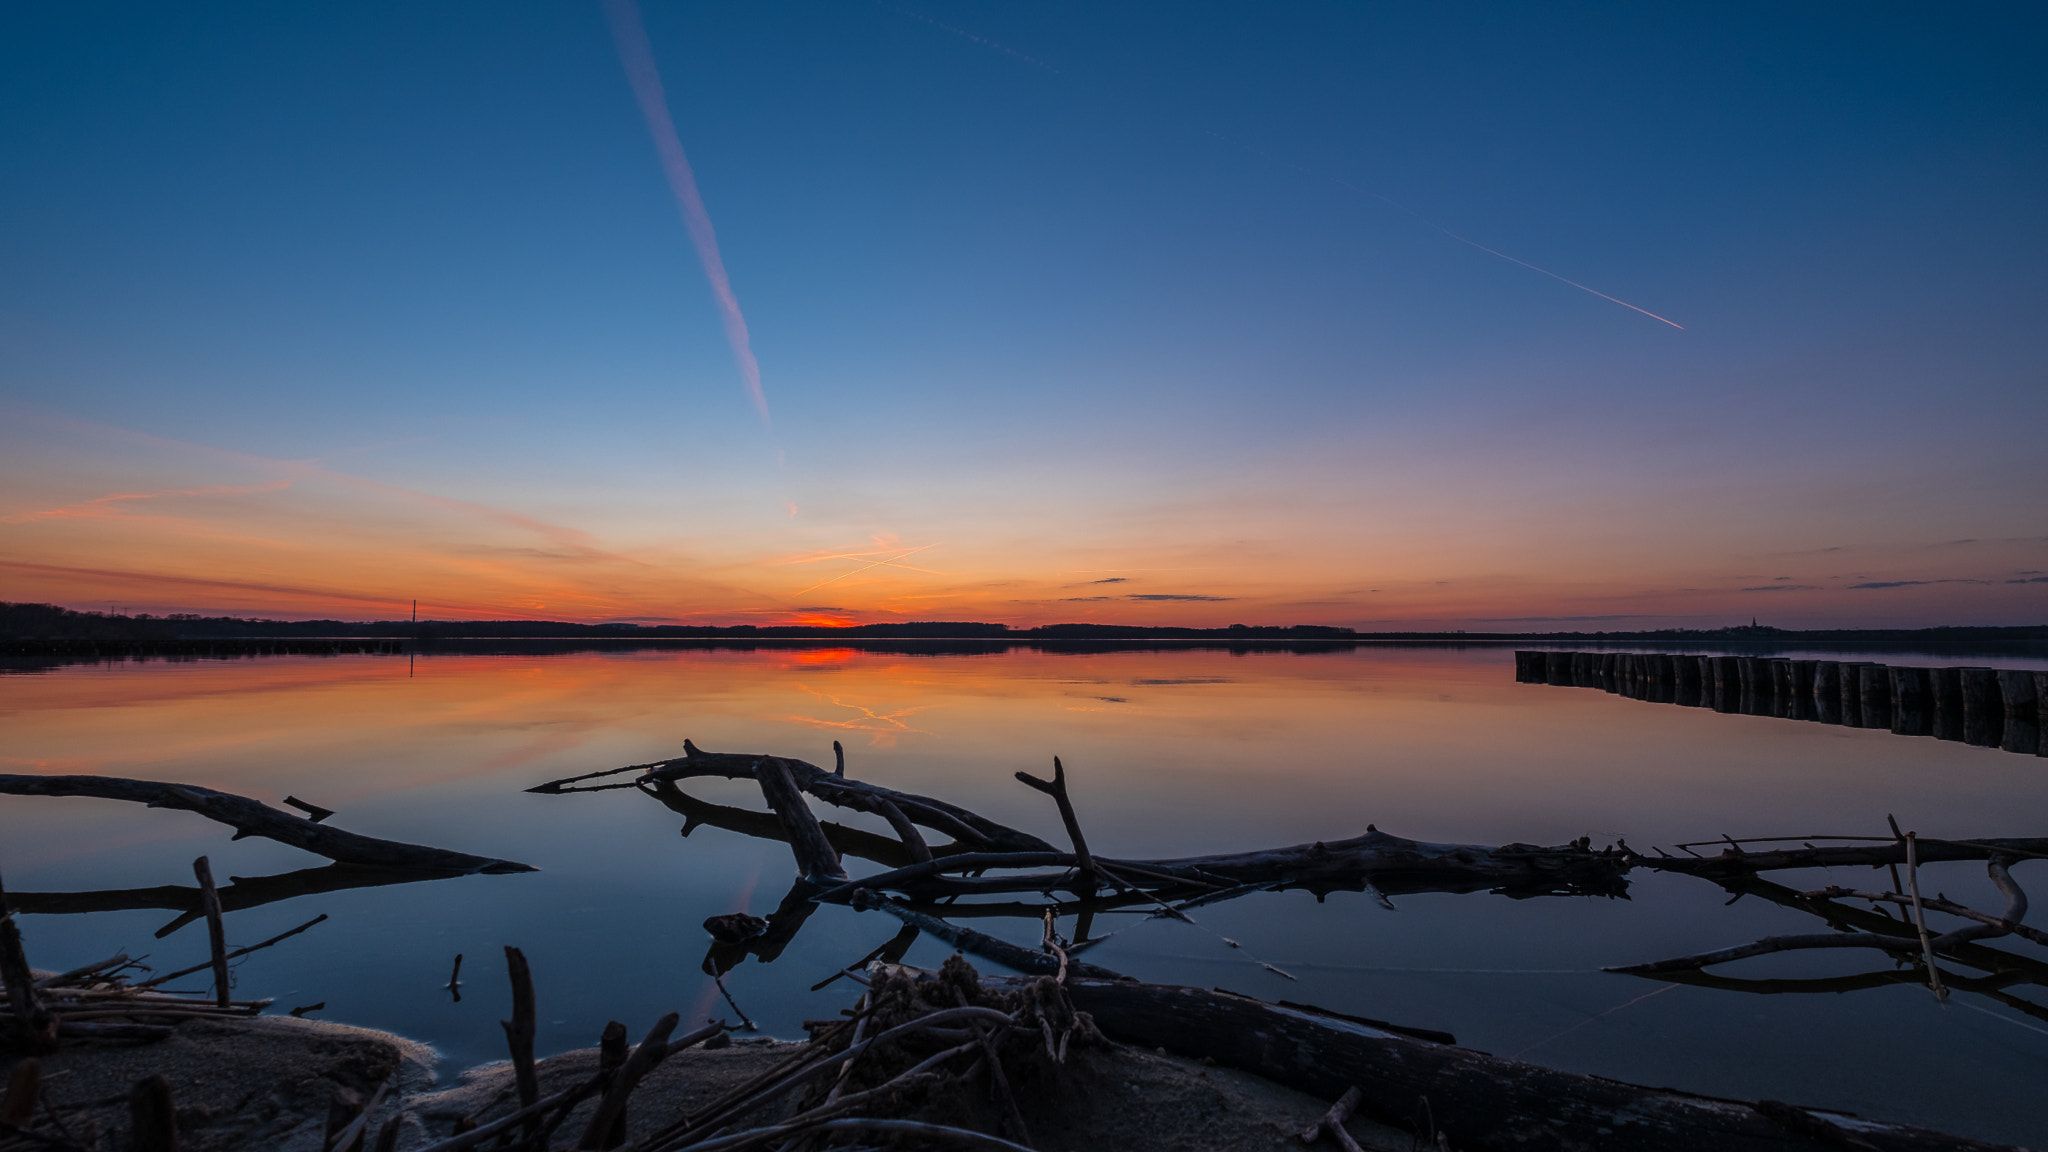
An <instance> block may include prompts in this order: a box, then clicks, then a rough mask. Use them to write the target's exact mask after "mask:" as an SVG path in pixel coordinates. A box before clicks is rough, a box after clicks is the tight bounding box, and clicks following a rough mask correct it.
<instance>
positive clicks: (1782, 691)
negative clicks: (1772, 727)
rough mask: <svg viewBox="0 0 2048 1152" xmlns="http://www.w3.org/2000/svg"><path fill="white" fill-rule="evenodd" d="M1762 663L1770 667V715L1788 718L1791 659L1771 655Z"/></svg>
mask: <svg viewBox="0 0 2048 1152" xmlns="http://www.w3.org/2000/svg"><path fill="white" fill-rule="evenodd" d="M1764 664H1765V665H1766V666H1767V667H1768V668H1769V669H1770V684H1771V706H1770V708H1769V709H1768V711H1769V712H1770V714H1771V715H1773V716H1778V717H1784V718H1789V717H1791V715H1792V661H1790V660H1788V659H1786V658H1785V657H1783V656H1773V657H1771V658H1770V659H1769V660H1766V661H1764Z"/></svg>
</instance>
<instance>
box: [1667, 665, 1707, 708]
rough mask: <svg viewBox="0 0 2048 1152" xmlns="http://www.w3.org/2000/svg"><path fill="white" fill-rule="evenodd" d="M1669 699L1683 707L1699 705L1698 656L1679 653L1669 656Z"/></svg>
mask: <svg viewBox="0 0 2048 1152" xmlns="http://www.w3.org/2000/svg"><path fill="white" fill-rule="evenodd" d="M1671 699H1672V701H1673V702H1674V703H1676V704H1678V705H1679V706H1681V707H1685V708H1697V707H1699V706H1700V658H1699V657H1697V656H1690V655H1679V656H1673V657H1672V658H1671Z"/></svg>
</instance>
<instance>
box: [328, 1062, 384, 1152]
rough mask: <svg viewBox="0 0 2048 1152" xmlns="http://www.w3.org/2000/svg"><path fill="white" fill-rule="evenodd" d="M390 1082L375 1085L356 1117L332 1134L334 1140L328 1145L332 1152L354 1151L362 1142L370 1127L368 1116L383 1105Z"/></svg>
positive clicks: (372, 1114) (374, 1113)
mask: <svg viewBox="0 0 2048 1152" xmlns="http://www.w3.org/2000/svg"><path fill="white" fill-rule="evenodd" d="M391 1084H392V1080H391V1079H387V1080H385V1081H384V1082H383V1083H382V1084H379V1085H377V1091H376V1092H375V1093H373V1094H372V1095H371V1096H370V1102H369V1103H368V1104H365V1105H363V1110H362V1111H361V1112H358V1113H356V1118H355V1119H353V1120H351V1121H349V1122H348V1127H346V1128H343V1129H342V1130H341V1131H339V1132H337V1133H335V1134H334V1142H333V1143H332V1144H329V1145H328V1147H329V1148H331V1149H333V1152H354V1150H355V1149H356V1148H357V1147H359V1146H360V1145H361V1144H362V1141H363V1135H364V1134H365V1133H366V1132H368V1131H369V1128H370V1117H372V1116H374V1115H376V1113H377V1109H379V1108H382V1107H383V1106H384V1097H385V1096H387V1095H389V1094H390V1092H391Z"/></svg>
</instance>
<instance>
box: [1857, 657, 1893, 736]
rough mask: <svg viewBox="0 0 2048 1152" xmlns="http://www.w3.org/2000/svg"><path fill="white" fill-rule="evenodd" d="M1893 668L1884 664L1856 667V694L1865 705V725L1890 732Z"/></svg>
mask: <svg viewBox="0 0 2048 1152" xmlns="http://www.w3.org/2000/svg"><path fill="white" fill-rule="evenodd" d="M1890 672H1891V670H1890V669H1888V668H1886V667H1885V666H1884V665H1882V664H1865V665H1862V666H1861V667H1859V668H1857V669H1856V695H1857V697H1858V698H1859V699H1860V701H1861V703H1862V705H1863V726H1864V727H1865V728H1876V729H1878V730H1879V731H1883V732H1889V731H1891V727H1892V678H1891V675H1890Z"/></svg>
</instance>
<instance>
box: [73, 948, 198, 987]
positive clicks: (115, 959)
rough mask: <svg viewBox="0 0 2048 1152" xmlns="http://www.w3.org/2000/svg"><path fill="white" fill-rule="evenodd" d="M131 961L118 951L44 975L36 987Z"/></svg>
mask: <svg viewBox="0 0 2048 1152" xmlns="http://www.w3.org/2000/svg"><path fill="white" fill-rule="evenodd" d="M133 963H135V961H133V960H130V959H128V954H127V953H126V952H119V953H116V954H114V955H112V956H109V957H107V958H106V959H105V960H101V961H99V962H98V963H96V964H85V965H81V966H79V967H77V968H73V969H71V970H70V971H68V972H59V973H57V974H56V975H55V976H45V977H43V978H42V979H41V980H38V981H36V987H37V988H38V989H43V988H48V987H51V986H52V985H57V984H69V983H71V982H72V981H73V980H77V979H78V978H80V977H82V976H96V975H98V974H99V973H101V972H103V971H105V970H107V969H109V968H126V967H127V966H128V965H130V964H133ZM200 967H201V968H203V967H205V965H203V964H202V965H200ZM198 970H199V969H198V968H194V969H191V971H194V972H197V971H198Z"/></svg>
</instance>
